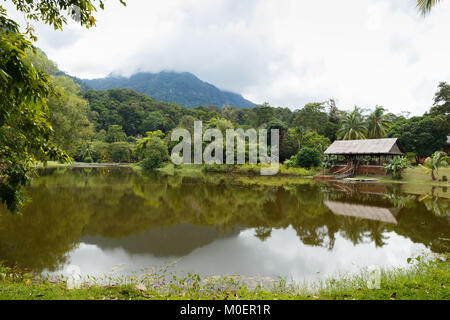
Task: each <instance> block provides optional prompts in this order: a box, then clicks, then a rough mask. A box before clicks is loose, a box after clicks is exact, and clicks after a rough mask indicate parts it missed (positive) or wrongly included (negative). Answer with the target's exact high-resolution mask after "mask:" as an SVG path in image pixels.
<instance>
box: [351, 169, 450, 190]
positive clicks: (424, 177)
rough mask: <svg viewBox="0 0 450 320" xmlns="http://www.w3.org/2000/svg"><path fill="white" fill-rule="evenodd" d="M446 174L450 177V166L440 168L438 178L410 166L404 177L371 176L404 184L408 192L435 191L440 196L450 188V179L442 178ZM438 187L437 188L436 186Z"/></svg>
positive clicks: (380, 180) (387, 181) (403, 188)
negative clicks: (435, 178) (432, 177)
mask: <svg viewBox="0 0 450 320" xmlns="http://www.w3.org/2000/svg"><path fill="white" fill-rule="evenodd" d="M444 176H446V177H447V178H449V179H450V168H440V169H439V175H438V176H437V180H435V181H433V180H432V179H431V175H430V173H427V172H425V171H424V169H422V168H420V167H413V168H408V169H406V170H405V171H404V173H403V179H401V180H395V179H392V177H391V176H369V177H370V178H376V179H378V182H381V183H397V184H402V185H403V187H402V190H403V191H404V192H406V193H412V194H426V193H434V194H435V195H439V196H446V195H447V196H448V195H449V192H450V190H448V189H447V188H449V187H450V182H449V181H442V178H443V177H444ZM355 178H366V176H356V177H355ZM435 187H437V188H435Z"/></svg>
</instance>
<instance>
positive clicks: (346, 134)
mask: <svg viewBox="0 0 450 320" xmlns="http://www.w3.org/2000/svg"><path fill="white" fill-rule="evenodd" d="M366 136H367V127H366V123H365V121H364V117H363V115H362V114H361V110H360V109H359V108H358V107H355V109H353V111H352V112H350V113H347V114H346V115H345V116H344V117H343V118H342V120H341V128H340V129H339V130H338V131H337V137H338V139H341V140H360V139H365V138H366Z"/></svg>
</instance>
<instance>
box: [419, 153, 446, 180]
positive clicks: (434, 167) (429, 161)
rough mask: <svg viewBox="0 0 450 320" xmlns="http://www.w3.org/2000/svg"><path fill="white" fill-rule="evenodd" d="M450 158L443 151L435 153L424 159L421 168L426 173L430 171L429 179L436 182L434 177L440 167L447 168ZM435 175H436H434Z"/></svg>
mask: <svg viewBox="0 0 450 320" xmlns="http://www.w3.org/2000/svg"><path fill="white" fill-rule="evenodd" d="M449 163H450V158H449V157H448V156H447V154H446V153H445V152H443V151H436V152H435V153H433V154H432V155H431V156H429V157H428V158H426V159H425V161H424V163H423V165H421V167H422V168H424V169H425V170H426V171H431V179H432V180H436V175H437V174H438V170H439V168H440V167H448V164H449ZM435 173H436V175H435Z"/></svg>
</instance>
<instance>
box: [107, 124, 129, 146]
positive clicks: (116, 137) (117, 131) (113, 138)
mask: <svg viewBox="0 0 450 320" xmlns="http://www.w3.org/2000/svg"><path fill="white" fill-rule="evenodd" d="M105 140H106V142H109V143H112V142H119V141H126V140H127V135H126V134H125V132H123V130H122V126H119V125H117V124H113V125H112V126H109V128H108V133H107V134H106V138H105Z"/></svg>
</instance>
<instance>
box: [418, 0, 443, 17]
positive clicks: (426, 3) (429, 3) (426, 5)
mask: <svg viewBox="0 0 450 320" xmlns="http://www.w3.org/2000/svg"><path fill="white" fill-rule="evenodd" d="M440 1H441V0H417V8H418V9H419V11H420V12H421V13H422V15H424V16H425V15H427V14H428V13H430V11H431V9H432V8H433V7H434V6H435V5H436V4H438V3H439V2H440Z"/></svg>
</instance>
